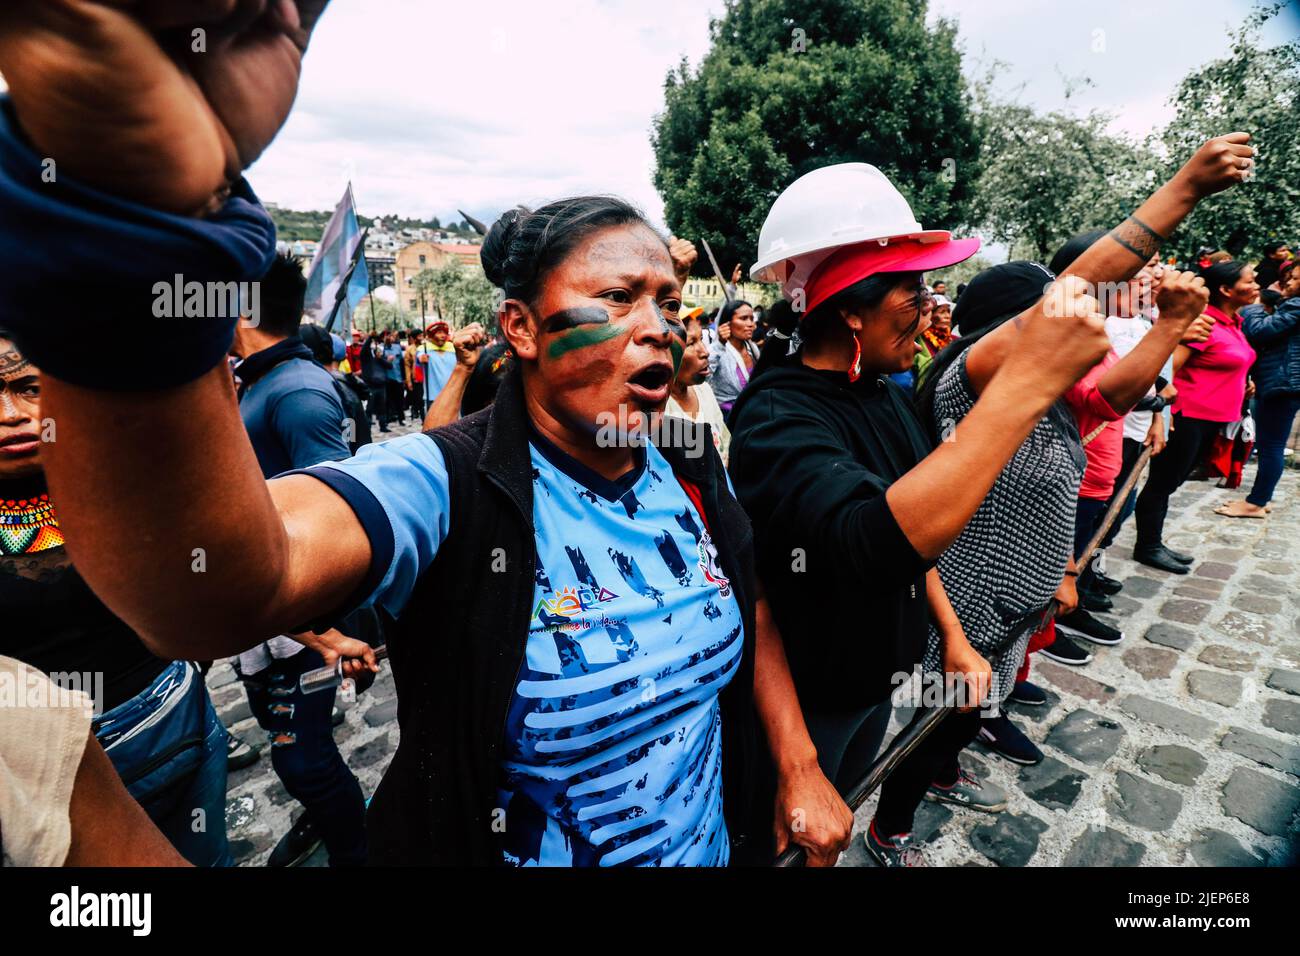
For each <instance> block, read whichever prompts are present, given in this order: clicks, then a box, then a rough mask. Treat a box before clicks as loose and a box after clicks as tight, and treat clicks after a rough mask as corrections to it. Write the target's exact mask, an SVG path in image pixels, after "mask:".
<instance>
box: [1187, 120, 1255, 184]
mask: <svg viewBox="0 0 1300 956" xmlns="http://www.w3.org/2000/svg"><path fill="white" fill-rule="evenodd" d="M1249 142H1250V134H1249V133H1228V134H1227V135H1226V136H1216V137H1214V138H1213V139H1211V140H1209V141H1207V142H1206V144H1205V145H1204V146H1202V147H1201V148H1200V149H1198V150H1197V151H1196V153H1195V154H1194V155H1193V156H1192V158H1191V159H1189V160H1188V161H1187V162H1186V163H1185V164H1184V165H1183V168H1182V169H1180V170H1179V171H1178V172H1177V173H1176V174H1175V176H1174V181H1175V182H1181V183H1182V184H1184V185H1185V186H1186V187H1187V188H1188V189H1189V190H1190V191H1191V194H1192V196H1193V198H1195V199H1204V198H1205V197H1206V196H1211V195H1213V194H1214V193H1217V192H1222V191H1223V190H1225V189H1227V188H1228V187H1229V186H1231V185H1233V184H1234V183H1239V182H1242V181H1243V180H1244V179H1246V177H1247V176H1248V175H1249V174H1250V170H1251V168H1252V167H1253V166H1254V162H1255V161H1254V159H1253V157H1254V155H1255V150H1254V149H1253V148H1252V147H1250V146H1247V145H1246V144H1247V143H1249Z"/></svg>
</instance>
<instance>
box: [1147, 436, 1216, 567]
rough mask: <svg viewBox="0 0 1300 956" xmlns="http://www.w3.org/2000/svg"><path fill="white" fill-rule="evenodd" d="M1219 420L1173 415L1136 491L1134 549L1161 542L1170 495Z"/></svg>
mask: <svg viewBox="0 0 1300 956" xmlns="http://www.w3.org/2000/svg"><path fill="white" fill-rule="evenodd" d="M1222 427H1223V423H1222V422H1207V421H1205V420H1204V419H1201V418H1185V417H1184V416H1182V415H1177V414H1176V415H1174V429H1173V432H1172V433H1171V434H1170V436H1169V444H1168V445H1166V446H1165V450H1164V451H1162V452H1161V453H1160V454H1158V455H1156V456H1155V457H1154V458H1152V459H1151V476H1150V477H1149V478H1147V483H1146V487H1145V488H1143V489H1142V493H1141V494H1140V495H1138V500H1137V509H1136V511H1135V512H1134V515H1135V517H1136V519H1137V542H1136V544H1134V549H1135V550H1139V551H1140V550H1143V549H1146V548H1156V547H1159V546H1160V544H1161V539H1162V536H1163V534H1164V528H1165V515H1166V514H1167V513H1168V511H1169V498H1170V497H1171V496H1172V495H1173V493H1174V492H1175V491H1177V490H1178V488H1179V486H1180V485H1181V484H1182V483H1183V482H1184V481H1186V480H1187V476H1188V475H1190V474H1191V473H1192V469H1193V468H1195V467H1196V465H1197V463H1198V462H1199V461H1200V460H1201V459H1202V458H1204V457H1205V453H1206V451H1208V450H1209V447H1210V443H1211V442H1213V441H1214V436H1215V435H1217V434H1218V433H1219V429H1220V428H1222Z"/></svg>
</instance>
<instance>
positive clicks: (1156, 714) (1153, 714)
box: [1119, 694, 1214, 740]
mask: <svg viewBox="0 0 1300 956" xmlns="http://www.w3.org/2000/svg"><path fill="white" fill-rule="evenodd" d="M1119 706H1120V708H1121V709H1122V710H1123V711H1124V712H1125V713H1129V714H1132V715H1133V716H1134V717H1136V718H1137V719H1138V720H1145V721H1147V722H1148V723H1152V724H1155V725H1156V726H1157V727H1163V728H1164V729H1165V730H1172V731H1173V732H1174V733H1178V734H1182V735H1183V736H1184V737H1191V738H1192V739H1193V740H1205V739H1206V738H1208V737H1209V736H1210V731H1212V730H1213V729H1214V725H1213V724H1212V723H1210V722H1209V721H1208V720H1206V719H1205V718H1204V717H1198V716H1197V715H1196V714H1189V713H1188V712H1187V711H1185V710H1179V709H1178V708H1177V707H1171V706H1170V705H1169V704H1162V703H1161V702H1160V701H1158V700H1151V699H1150V698H1148V697H1142V696H1139V695H1138V694H1130V695H1129V696H1127V697H1125V698H1124V699H1123V700H1122V701H1120V704H1119Z"/></svg>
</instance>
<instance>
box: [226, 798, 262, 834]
mask: <svg viewBox="0 0 1300 956" xmlns="http://www.w3.org/2000/svg"><path fill="white" fill-rule="evenodd" d="M256 810H257V801H256V800H254V799H253V796H252V795H251V794H247V793H245V794H242V795H240V796H238V797H235V798H234V799H233V800H227V801H226V831H227V832H230V831H232V830H238V829H239V828H240V827H243V826H247V825H248V823H249V821H250V820H252V819H253V816H254V814H255V813H256Z"/></svg>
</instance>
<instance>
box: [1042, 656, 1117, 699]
mask: <svg viewBox="0 0 1300 956" xmlns="http://www.w3.org/2000/svg"><path fill="white" fill-rule="evenodd" d="M1035 667H1036V669H1037V670H1038V672H1039V673H1040V674H1042V675H1043V676H1044V677H1046V678H1047V679H1048V680H1050V681H1051V682H1052V683H1053V684H1054V685H1055V686H1056V687H1058V688H1060V689H1061V690H1063V691H1066V692H1067V693H1070V694H1074V695H1076V696H1078V697H1082V698H1084V699H1086V700H1094V701H1097V702H1098V703H1101V702H1103V701H1107V700H1111V699H1112V698H1114V696H1115V694H1116V691H1115V688H1114V687H1111V686H1109V685H1108V684H1102V683H1100V682H1099V681H1095V680H1093V679H1092V678H1091V677H1084V676H1083V675H1082V674H1080V673H1079V671H1078V668H1074V667H1063V666H1061V665H1060V664H1053V663H1052V662H1051V661H1039V662H1037V663H1036V664H1035Z"/></svg>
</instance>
